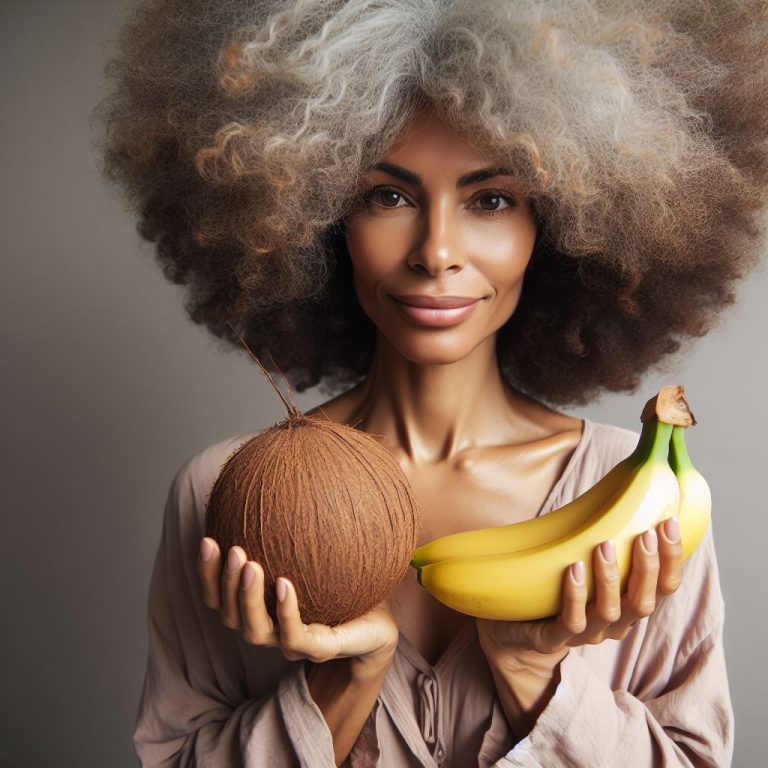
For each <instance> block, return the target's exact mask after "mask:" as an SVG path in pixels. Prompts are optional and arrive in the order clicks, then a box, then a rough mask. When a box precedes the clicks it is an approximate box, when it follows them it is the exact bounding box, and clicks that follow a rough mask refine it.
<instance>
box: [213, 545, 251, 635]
mask: <svg viewBox="0 0 768 768" xmlns="http://www.w3.org/2000/svg"><path fill="white" fill-rule="evenodd" d="M245 560H246V557H245V551H244V550H243V548H242V547H230V549H229V552H228V553H227V560H226V562H225V563H224V570H223V573H222V574H221V607H220V608H219V615H220V616H221V621H222V623H223V624H224V626H226V627H229V628H230V629H240V628H241V622H240V600H239V599H238V590H239V588H240V572H241V571H242V570H243V566H244V565H245Z"/></svg>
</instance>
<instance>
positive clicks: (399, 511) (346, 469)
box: [205, 342, 420, 626]
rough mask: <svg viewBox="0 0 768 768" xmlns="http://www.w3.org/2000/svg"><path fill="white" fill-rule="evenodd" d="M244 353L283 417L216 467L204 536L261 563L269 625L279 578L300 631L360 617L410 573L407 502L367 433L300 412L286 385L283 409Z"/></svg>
mask: <svg viewBox="0 0 768 768" xmlns="http://www.w3.org/2000/svg"><path fill="white" fill-rule="evenodd" d="M243 343H245V342H243ZM249 352H250V350H249ZM251 355H252V356H253V357H254V359H255V360H256V362H257V363H258V364H259V366H260V367H261V368H262V370H263V371H264V372H265V373H266V374H267V376H268V378H269V380H270V381H271V382H272V385H273V386H274V387H275V389H276V391H277V392H278V394H279V395H280V397H281V399H282V400H283V403H284V404H285V405H286V407H287V409H288V418H286V419H285V420H283V421H281V422H279V423H277V424H275V425H274V426H272V427H270V428H269V429H267V430H265V431H263V432H261V433H260V434H258V435H256V436H255V437H253V438H251V439H250V440H247V441H246V442H245V443H243V444H242V445H241V446H240V447H239V448H238V449H237V450H236V451H235V452H234V453H233V454H232V455H231V456H230V457H229V459H228V460H227V461H226V463H225V464H224V465H223V466H222V468H221V470H220V473H219V476H218V477H217V479H216V482H215V483H214V486H213V489H212V490H211V494H210V496H209V498H208V502H207V505H206V511H205V528H206V535H207V536H210V537H212V538H214V539H215V540H216V541H217V542H218V543H219V546H220V548H221V551H222V552H224V553H226V552H227V551H228V550H229V548H230V547H233V546H235V545H237V546H240V547H242V548H243V549H244V550H245V552H246V553H247V557H248V559H249V560H254V561H256V562H257V563H259V564H260V565H261V566H262V568H263V569H264V598H265V602H266V607H267V611H268V612H269V614H270V615H271V616H272V618H273V620H276V611H275V606H276V592H275V581H276V579H277V577H278V576H284V577H286V578H288V579H290V581H291V583H292V584H293V585H294V587H295V589H296V595H297V597H298V603H299V611H300V614H301V618H302V621H303V622H304V623H305V624H311V623H313V622H319V623H322V624H327V625H329V626H334V625H336V624H340V623H342V622H345V621H349V620H350V619H353V618H356V617H358V616H362V615H363V614H365V613H367V612H368V611H369V610H371V609H372V608H373V607H374V606H376V605H377V604H378V603H380V602H382V601H383V600H385V599H386V598H387V597H388V596H389V595H391V593H392V591H393V590H394V589H395V587H397V585H398V584H399V583H400V582H401V581H402V579H403V577H404V576H405V574H406V573H407V571H408V569H409V566H410V561H411V557H412V556H413V551H414V549H415V547H416V543H417V538H418V533H419V526H420V519H419V510H418V506H417V502H416V498H415V495H414V493H413V491H412V489H411V487H410V484H409V482H408V479H407V477H406V476H405V474H404V472H403V471H402V469H401V467H400V465H399V464H398V462H397V460H396V459H395V457H394V456H393V455H392V454H391V453H390V452H389V451H388V450H387V449H386V448H385V447H384V446H383V445H382V444H381V443H380V442H379V441H378V440H377V439H376V437H375V436H373V435H371V434H368V433H366V432H362V431H360V430H358V429H355V428H354V427H349V426H346V425H344V424H340V423H338V422H334V421H331V420H329V419H326V418H323V417H319V416H307V415H305V414H303V413H302V412H301V411H300V410H299V408H298V406H297V405H296V403H295V401H294V398H293V393H292V392H291V391H290V386H289V393H290V398H291V402H288V401H287V400H286V399H285V397H283V394H282V392H280V390H279V388H278V387H277V385H276V384H275V382H274V381H273V379H272V377H271V376H270V374H269V372H268V371H267V370H266V368H264V366H263V365H262V364H261V363H260V362H259V360H258V358H256V356H255V355H253V353H252V352H251ZM286 383H287V381H286Z"/></svg>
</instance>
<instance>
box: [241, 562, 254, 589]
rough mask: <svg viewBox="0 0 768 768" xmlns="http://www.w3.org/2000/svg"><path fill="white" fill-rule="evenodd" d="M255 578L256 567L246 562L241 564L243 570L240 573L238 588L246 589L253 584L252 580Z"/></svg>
mask: <svg viewBox="0 0 768 768" xmlns="http://www.w3.org/2000/svg"><path fill="white" fill-rule="evenodd" d="M255 578H256V569H255V568H254V567H253V566H252V565H248V563H246V564H245V565H244V566H243V572H242V573H241V574H240V589H242V590H246V589H248V587H250V586H251V584H253V580H254V579H255Z"/></svg>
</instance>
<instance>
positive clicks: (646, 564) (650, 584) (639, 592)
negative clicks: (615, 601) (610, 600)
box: [607, 528, 659, 639]
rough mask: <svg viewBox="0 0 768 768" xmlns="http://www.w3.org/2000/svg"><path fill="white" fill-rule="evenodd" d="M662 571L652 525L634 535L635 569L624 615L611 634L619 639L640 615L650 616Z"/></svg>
mask: <svg viewBox="0 0 768 768" xmlns="http://www.w3.org/2000/svg"><path fill="white" fill-rule="evenodd" d="M658 575H659V554H658V537H657V536H656V531H655V530H654V529H653V528H651V529H650V530H648V531H646V532H645V533H644V534H642V535H641V536H638V537H636V538H635V541H634V543H633V545H632V570H631V571H630V574H629V582H628V584H627V591H626V594H625V595H624V596H623V599H622V612H621V619H620V620H619V621H617V622H616V623H615V624H614V625H613V626H612V627H611V629H610V631H609V633H608V635H607V636H608V637H611V638H613V639H620V638H623V637H625V636H626V634H627V632H628V631H629V629H630V627H631V626H632V625H633V624H635V622H637V621H638V620H639V619H643V618H645V617H646V616H650V615H651V614H652V613H653V611H654V609H655V608H656V583H657V579H658Z"/></svg>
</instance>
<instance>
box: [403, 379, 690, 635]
mask: <svg viewBox="0 0 768 768" xmlns="http://www.w3.org/2000/svg"><path fill="white" fill-rule="evenodd" d="M680 389H681V388H680ZM650 402H651V401H649V404H650ZM646 407H648V406H646ZM644 418H645V421H644V424H643V430H642V434H641V437H640V442H639V444H638V449H637V451H636V453H637V454H638V456H637V458H639V463H635V464H634V466H632V467H631V469H630V471H629V473H628V474H627V476H626V477H625V482H624V483H623V485H620V486H619V488H618V489H617V490H616V491H615V492H614V493H613V494H612V495H610V496H609V497H608V499H607V501H605V503H604V504H603V505H602V506H600V507H599V508H598V509H597V510H593V514H592V515H590V516H588V517H587V519H585V520H580V521H579V523H578V524H576V525H574V526H573V527H571V528H570V529H569V530H568V531H567V532H566V533H565V534H564V535H562V536H561V537H560V538H558V539H555V540H552V541H546V542H544V543H543V544H539V545H537V546H533V547H529V548H527V549H522V550H519V551H516V552H511V553H505V554H495V555H472V556H469V557H456V556H455V554H456V553H455V551H454V556H453V557H452V558H451V559H447V560H441V561H438V562H433V563H430V564H427V565H425V566H422V567H421V568H419V570H418V580H419V583H420V584H421V585H422V587H424V588H425V589H426V590H427V591H428V592H430V593H431V594H432V595H433V596H434V597H435V598H436V599H437V600H439V601H440V602H442V603H444V604H445V605H447V606H448V607H450V608H453V609H454V610H456V611H459V612H460V613H465V614H468V615H470V616H476V617H479V618H487V619H498V620H505V621H522V620H527V619H538V618H543V617H546V616H554V615H556V614H558V613H559V612H560V609H561V591H562V582H563V573H564V570H565V569H566V568H567V567H568V566H569V565H570V564H571V563H573V562H575V561H576V560H583V561H584V564H585V566H586V567H585V572H586V573H585V575H586V582H587V593H588V598H587V599H588V600H589V599H592V598H593V597H594V578H593V575H592V568H591V565H592V553H593V551H594V548H595V547H596V546H598V544H600V542H602V541H605V540H606V539H613V540H614V542H615V544H616V560H617V564H618V567H619V573H620V579H621V589H622V591H623V590H624V589H626V584H627V581H628V578H629V570H630V561H631V554H632V545H633V542H634V539H635V538H636V537H637V536H638V535H640V534H641V533H643V532H644V531H646V530H648V529H649V528H653V527H655V526H656V525H658V523H660V522H661V521H662V520H665V519H666V518H668V517H670V516H672V515H674V514H676V513H678V512H679V500H680V491H679V486H678V480H677V477H676V475H675V473H674V471H673V470H672V468H671V467H670V465H669V463H668V459H667V456H668V452H669V444H670V440H671V437H672V431H673V425H672V424H671V423H664V422H661V421H659V420H658V418H657V417H656V416H655V415H654V416H649V417H645V412H644ZM683 448H684V447H683ZM676 451H677V453H676V454H675V455H676V457H677V459H678V466H679V467H680V471H681V472H682V473H685V474H686V475H687V477H688V478H692V479H695V478H694V476H693V475H692V474H691V472H690V469H688V468H686V467H685V464H684V458H683V457H682V455H681V454H680V452H679V445H677V444H676ZM634 455H635V454H633V456H634ZM691 487H692V488H693V487H694V484H693V483H691ZM696 498H697V499H698V498H699V497H698V496H697V497H696ZM546 517H548V516H546ZM546 517H545V518H540V519H539V520H537V521H536V522H537V523H542V522H543V521H544V520H545V519H546ZM680 523H681V535H682V537H683V539H684V540H685V538H686V537H687V538H690V539H691V540H693V537H692V536H691V535H690V534H689V533H688V531H687V529H686V530H684V529H683V523H684V520H683V519H681V520H680Z"/></svg>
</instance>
